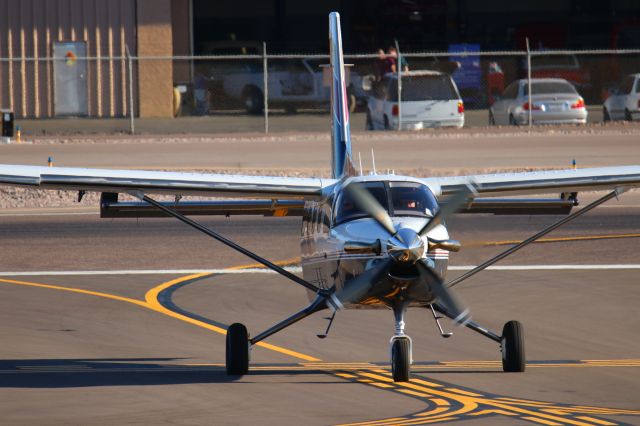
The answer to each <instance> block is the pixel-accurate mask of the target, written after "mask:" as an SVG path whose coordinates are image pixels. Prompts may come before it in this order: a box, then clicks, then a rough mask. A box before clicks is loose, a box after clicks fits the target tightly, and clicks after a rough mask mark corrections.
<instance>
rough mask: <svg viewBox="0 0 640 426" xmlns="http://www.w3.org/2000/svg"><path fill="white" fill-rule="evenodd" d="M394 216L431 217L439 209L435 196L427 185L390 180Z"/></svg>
mask: <svg viewBox="0 0 640 426" xmlns="http://www.w3.org/2000/svg"><path fill="white" fill-rule="evenodd" d="M389 188H390V190H391V206H392V208H393V210H392V214H393V215H394V216H421V217H431V216H433V215H435V214H436V212H437V210H438V202H437V201H436V198H435V196H434V195H433V193H432V192H431V190H429V188H428V187H427V186H425V185H421V184H419V183H413V182H389Z"/></svg>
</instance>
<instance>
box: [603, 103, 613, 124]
mask: <svg viewBox="0 0 640 426" xmlns="http://www.w3.org/2000/svg"><path fill="white" fill-rule="evenodd" d="M602 121H604V122H605V123H607V122H609V121H611V115H610V114H609V111H607V108H606V107H602Z"/></svg>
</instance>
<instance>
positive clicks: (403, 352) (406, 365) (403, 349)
mask: <svg viewBox="0 0 640 426" xmlns="http://www.w3.org/2000/svg"><path fill="white" fill-rule="evenodd" d="M410 370H411V339H410V338H409V337H408V336H404V337H395V338H394V339H393V340H392V343H391V373H392V374H393V381H394V382H408V381H409V372H410Z"/></svg>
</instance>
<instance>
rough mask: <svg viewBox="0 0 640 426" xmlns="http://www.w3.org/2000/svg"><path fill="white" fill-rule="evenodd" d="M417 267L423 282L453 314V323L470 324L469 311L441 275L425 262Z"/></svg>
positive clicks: (420, 262)
mask: <svg viewBox="0 0 640 426" xmlns="http://www.w3.org/2000/svg"><path fill="white" fill-rule="evenodd" d="M416 266H417V267H418V273H419V274H420V278H421V279H422V281H423V282H425V283H426V284H427V285H428V286H429V288H430V289H431V291H432V292H433V293H434V294H435V296H436V297H437V298H438V301H439V302H440V304H441V305H442V306H444V308H445V309H446V310H447V311H448V312H449V313H450V314H451V318H452V319H453V321H454V322H455V323H456V324H458V325H465V324H466V323H467V322H469V321H470V320H471V315H470V313H469V309H467V308H465V307H464V304H463V303H462V302H460V299H458V297H457V296H456V295H455V293H454V292H453V291H452V290H451V288H449V287H447V286H446V285H445V284H444V281H442V278H440V275H438V274H437V273H436V272H435V271H434V270H433V269H432V268H430V267H429V266H428V265H427V264H425V261H424V260H420V261H418V262H416Z"/></svg>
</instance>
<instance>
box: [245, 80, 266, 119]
mask: <svg viewBox="0 0 640 426" xmlns="http://www.w3.org/2000/svg"><path fill="white" fill-rule="evenodd" d="M262 96H263V95H262V92H261V91H260V89H258V88H257V87H255V86H249V87H246V88H245V89H244V90H243V91H242V103H243V104H244V107H245V108H246V110H247V112H248V113H249V114H258V113H260V112H262V109H263V108H264V98H263V97H262Z"/></svg>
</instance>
